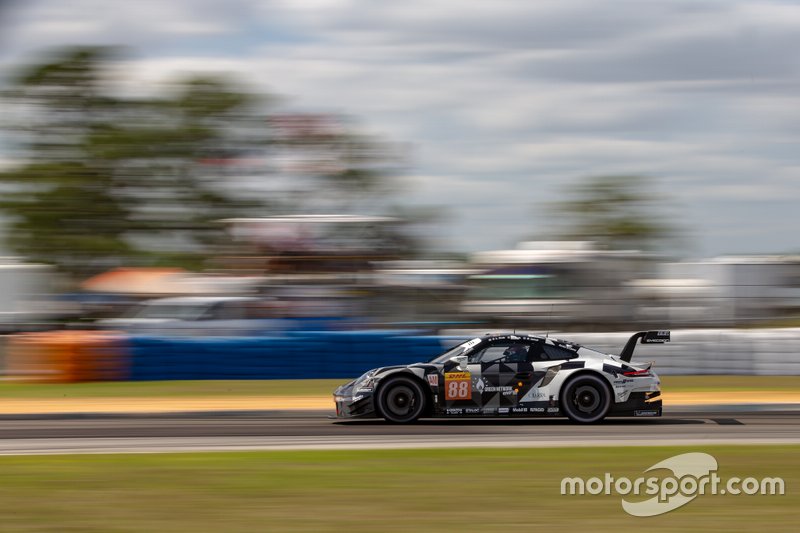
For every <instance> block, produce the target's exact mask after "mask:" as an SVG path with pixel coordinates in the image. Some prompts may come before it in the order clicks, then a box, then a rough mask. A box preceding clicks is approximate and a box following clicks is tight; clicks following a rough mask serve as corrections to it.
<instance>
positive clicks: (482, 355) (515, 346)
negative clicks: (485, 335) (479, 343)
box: [469, 341, 530, 363]
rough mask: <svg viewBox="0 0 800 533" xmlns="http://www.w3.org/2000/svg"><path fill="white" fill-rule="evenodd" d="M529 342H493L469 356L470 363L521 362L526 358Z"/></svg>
mask: <svg viewBox="0 0 800 533" xmlns="http://www.w3.org/2000/svg"><path fill="white" fill-rule="evenodd" d="M529 349H530V344H529V343H526V342H520V341H502V342H495V343H492V344H490V345H489V346H487V347H486V348H483V349H482V350H478V351H476V352H474V353H472V354H470V356H469V362H470V363H494V362H503V363H522V362H525V361H527V360H528V350H529Z"/></svg>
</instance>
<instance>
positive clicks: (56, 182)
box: [0, 47, 387, 276]
mask: <svg viewBox="0 0 800 533" xmlns="http://www.w3.org/2000/svg"><path fill="white" fill-rule="evenodd" d="M117 56H118V51H117V50H115V49H111V48H99V47H89V48H86V47H83V48H70V49H66V50H62V51H60V52H59V53H58V54H56V55H55V56H54V57H52V58H51V59H50V60H48V61H44V62H41V63H36V64H33V65H29V66H27V67H25V68H23V69H21V70H20V72H19V74H18V75H17V76H16V78H14V79H13V80H12V84H11V87H10V88H9V90H7V91H5V92H4V93H3V96H4V99H5V100H6V103H7V107H9V108H11V109H13V110H15V111H14V113H13V117H12V118H13V121H11V122H9V123H7V124H5V128H6V129H7V130H8V132H9V133H10V134H11V135H10V138H11V140H12V142H13V147H12V149H13V150H15V151H16V152H15V155H16V156H18V157H17V158H18V159H20V160H22V161H23V163H22V164H20V165H19V166H17V167H16V168H13V169H11V170H8V171H6V172H3V173H0V184H2V187H3V192H4V194H3V196H2V198H1V199H0V210H2V211H3V212H4V213H5V214H6V215H7V216H9V217H10V219H11V220H10V224H9V225H8V226H7V228H8V235H7V241H8V244H9V245H10V246H11V248H12V249H13V250H15V251H16V252H18V253H20V254H22V255H24V256H26V257H28V258H29V259H31V260H34V261H40V262H46V263H52V264H55V265H57V266H58V267H59V268H60V269H62V270H63V271H65V272H68V273H71V274H74V275H76V276H85V275H88V274H91V273H94V272H96V271H99V270H104V269H106V268H108V267H110V266H116V265H119V264H170V265H180V266H187V267H197V266H199V265H200V264H202V262H203V260H204V259H205V258H206V257H208V256H209V255H210V254H212V253H213V252H214V251H215V250H217V249H218V247H219V246H221V245H223V244H224V243H225V240H226V239H225V233H224V226H223V225H222V224H220V223H219V220H220V219H224V218H232V217H246V216H265V215H267V214H270V213H271V212H281V213H290V212H298V211H300V212H302V211H303V209H304V208H307V207H308V206H309V205H311V204H313V201H312V198H326V199H328V201H329V203H331V202H333V204H332V205H333V206H334V207H333V210H334V212H335V210H336V206H340V207H341V206H345V205H346V206H350V205H353V198H354V197H355V195H354V192H356V191H358V192H359V193H361V194H362V195H369V194H373V193H375V192H377V191H379V190H380V185H381V183H384V182H385V179H384V178H385V177H386V176H387V173H386V172H385V168H386V160H387V158H386V157H385V155H386V154H385V152H383V151H382V150H381V149H380V145H378V144H377V143H375V142H373V141H372V140H371V139H368V138H366V137H364V136H358V135H355V134H353V133H352V132H351V131H349V130H347V129H344V128H339V129H337V128H333V129H329V131H322V132H320V131H319V130H307V129H301V130H299V131H295V132H294V133H293V134H292V135H289V136H285V135H281V134H280V132H278V131H277V130H276V128H273V127H271V122H270V119H269V117H270V116H271V115H270V114H269V113H268V109H269V107H270V104H271V102H272V99H270V98H267V97H265V96H262V95H258V94H255V93H252V92H248V91H245V90H243V89H241V87H240V86H239V85H238V84H237V83H234V82H233V81H231V80H230V79H227V78H224V77H220V76H205V77H197V76H195V77H190V78H187V79H184V80H181V81H179V82H177V83H176V84H175V85H174V86H173V87H172V90H171V91H169V92H168V93H167V94H163V93H162V94H160V95H158V96H152V97H150V96H149V97H129V96H123V95H121V94H120V93H119V91H118V90H116V89H115V88H114V86H113V84H111V83H109V78H110V76H109V71H108V69H107V68H106V67H107V65H108V63H109V61H110V60H112V59H114V58H115V57H117ZM286 116H289V115H286ZM287 150H289V151H292V152H294V156H295V157H297V158H298V159H299V160H303V161H305V162H306V163H305V165H304V166H305V167H306V168H308V169H310V170H308V171H307V172H306V174H307V175H308V176H310V179H311V183H313V185H309V184H306V186H305V187H304V188H301V189H300V190H298V191H291V190H289V189H287V188H286V187H284V188H282V189H281V188H280V187H279V188H278V190H274V187H273V190H269V187H266V188H265V187H264V184H265V183H266V182H268V181H270V179H274V178H275V175H274V170H270V169H272V168H273V167H274V164H273V162H272V161H270V158H271V157H272V156H274V154H276V153H277V152H278V151H282V152H286V151H287ZM321 151H323V152H324V153H325V157H324V158H322V159H323V160H324V161H326V162H327V164H325V165H323V166H317V167H316V168H315V167H314V165H313V164H318V163H319V161H320V157H319V154H320V152H321ZM293 179H294V178H293V177H291V176H290V180H289V181H292V180H293ZM254 184H255V185H254ZM336 202H338V203H336Z"/></svg>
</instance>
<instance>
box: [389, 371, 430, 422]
mask: <svg viewBox="0 0 800 533" xmlns="http://www.w3.org/2000/svg"><path fill="white" fill-rule="evenodd" d="M377 408H378V414H380V415H381V416H382V417H383V418H384V419H386V421H387V422H393V423H395V424H408V423H410V422H414V421H415V420H417V419H418V418H419V417H420V416H421V415H422V413H423V412H424V411H425V392H424V391H423V390H422V386H420V384H419V383H418V382H417V381H416V380H414V379H411V378H406V377H396V378H391V379H390V380H389V381H388V382H386V383H384V384H383V385H382V386H381V387H380V389H378V396H377Z"/></svg>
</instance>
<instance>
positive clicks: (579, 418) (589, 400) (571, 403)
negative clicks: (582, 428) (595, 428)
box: [559, 374, 612, 424]
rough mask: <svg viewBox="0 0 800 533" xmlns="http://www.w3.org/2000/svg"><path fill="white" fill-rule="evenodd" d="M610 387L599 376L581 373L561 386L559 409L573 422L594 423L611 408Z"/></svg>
mask: <svg viewBox="0 0 800 533" xmlns="http://www.w3.org/2000/svg"><path fill="white" fill-rule="evenodd" d="M611 401H612V399H611V388H610V387H609V385H608V382H606V381H605V380H604V379H603V378H602V377H601V376H597V375H594V374H581V375H578V376H576V377H574V378H572V379H570V380H569V381H567V382H566V383H565V384H564V386H563V387H562V388H561V397H560V401H559V403H560V404H561V411H562V412H563V413H564V414H565V415H567V417H568V418H569V419H570V420H572V421H573V422H577V423H579V424H594V423H597V422H600V421H601V420H603V419H604V418H605V417H606V415H608V412H609V411H610V410H611Z"/></svg>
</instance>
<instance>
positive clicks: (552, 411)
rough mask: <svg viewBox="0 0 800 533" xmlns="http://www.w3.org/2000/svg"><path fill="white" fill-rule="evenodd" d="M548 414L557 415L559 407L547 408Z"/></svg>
mask: <svg viewBox="0 0 800 533" xmlns="http://www.w3.org/2000/svg"><path fill="white" fill-rule="evenodd" d="M547 412H548V413H557V412H558V407H548V408H547Z"/></svg>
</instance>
